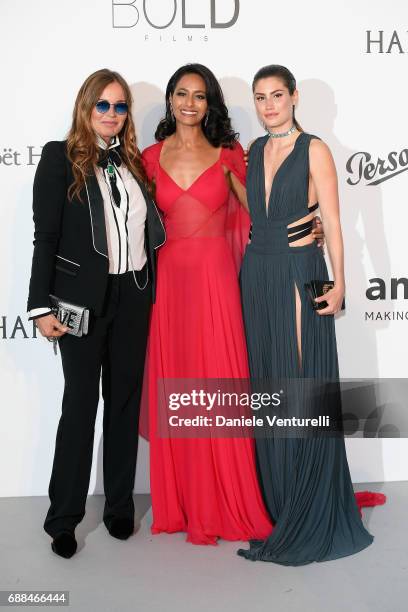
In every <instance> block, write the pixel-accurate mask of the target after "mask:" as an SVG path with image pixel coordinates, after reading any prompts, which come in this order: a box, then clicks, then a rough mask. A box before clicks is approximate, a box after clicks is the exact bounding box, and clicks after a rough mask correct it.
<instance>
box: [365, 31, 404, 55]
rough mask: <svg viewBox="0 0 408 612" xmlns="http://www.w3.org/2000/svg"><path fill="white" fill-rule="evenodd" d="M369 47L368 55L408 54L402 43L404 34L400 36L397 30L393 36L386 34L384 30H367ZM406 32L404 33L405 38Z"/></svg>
mask: <svg viewBox="0 0 408 612" xmlns="http://www.w3.org/2000/svg"><path fill="white" fill-rule="evenodd" d="M366 34H367V41H366V42H367V46H366V51H365V52H366V53H408V46H407V49H406V50H404V47H403V46H402V43H401V38H402V34H398V32H397V30H394V31H393V32H391V34H384V30H377V31H376V32H373V31H372V30H366ZM405 35H406V32H404V36H405Z"/></svg>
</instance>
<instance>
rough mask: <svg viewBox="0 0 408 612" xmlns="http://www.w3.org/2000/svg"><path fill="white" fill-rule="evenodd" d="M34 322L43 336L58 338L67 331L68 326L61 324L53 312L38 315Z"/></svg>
mask: <svg viewBox="0 0 408 612" xmlns="http://www.w3.org/2000/svg"><path fill="white" fill-rule="evenodd" d="M35 324H36V325H37V327H38V329H39V330H40V333H41V335H42V336H44V338H60V337H61V336H63V335H64V334H66V332H67V331H68V327H66V326H65V325H62V323H60V322H59V321H58V319H57V318H56V317H54V315H53V314H49V315H46V316H45V317H39V318H38V319H36V320H35Z"/></svg>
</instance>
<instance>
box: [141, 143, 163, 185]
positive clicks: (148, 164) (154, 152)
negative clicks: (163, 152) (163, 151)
mask: <svg viewBox="0 0 408 612" xmlns="http://www.w3.org/2000/svg"><path fill="white" fill-rule="evenodd" d="M160 145H161V143H160V142H158V143H156V144H153V145H150V147H147V148H146V149H144V151H143V152H142V163H143V166H144V169H145V171H146V174H147V178H148V179H149V181H153V180H154V179H155V178H156V172H157V166H158V163H159V158H160Z"/></svg>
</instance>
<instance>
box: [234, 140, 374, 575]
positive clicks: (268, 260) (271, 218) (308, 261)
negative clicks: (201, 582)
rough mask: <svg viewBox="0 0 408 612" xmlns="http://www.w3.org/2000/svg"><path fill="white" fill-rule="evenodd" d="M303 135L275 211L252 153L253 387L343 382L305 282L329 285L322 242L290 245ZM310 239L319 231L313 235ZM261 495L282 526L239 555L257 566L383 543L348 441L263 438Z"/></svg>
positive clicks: (303, 166) (245, 280)
mask: <svg viewBox="0 0 408 612" xmlns="http://www.w3.org/2000/svg"><path fill="white" fill-rule="evenodd" d="M312 138H315V137H314V136H311V135H309V134H306V133H303V132H302V133H301V134H300V135H299V137H298V138H297V140H296V142H295V146H294V149H293V151H292V152H291V153H290V154H289V156H288V157H287V158H286V159H285V160H284V161H283V163H282V165H281V166H280V168H279V169H278V171H277V173H276V175H275V178H274V181H273V185H272V190H271V194H270V199H269V206H268V211H267V210H266V207H265V177H264V147H265V144H266V142H267V139H268V136H265V137H261V138H258V139H257V140H256V141H255V142H254V143H253V145H252V147H251V151H250V156H249V164H248V175H247V192H248V201H249V207H250V213H251V218H252V240H251V243H250V244H249V245H248V246H247V249H246V253H245V257H244V260H243V264H242V268H241V276H240V282H241V290H242V304H243V312H244V321H245V328H246V337H247V345H248V354H249V366H250V372H251V378H252V379H272V380H275V379H277V378H284V379H285V378H286V379H287V378H307V379H327V380H338V361H337V348H336V337H335V328H334V317H333V316H331V315H328V316H327V315H326V316H319V315H318V314H317V313H315V312H314V311H313V309H312V308H311V305H310V303H309V301H308V296H307V295H306V293H305V289H304V284H305V283H307V282H309V281H310V280H311V279H328V278H329V277H328V272H327V268H326V264H325V260H324V256H323V254H322V251H321V249H319V248H318V247H317V246H316V243H315V242H313V243H312V244H310V245H306V246H299V247H297V246H290V245H289V241H288V228H287V226H288V224H290V223H294V222H295V221H297V220H298V219H301V218H302V217H304V216H305V215H307V214H308V211H310V210H311V209H310V208H309V209H308V204H307V203H308V186H309V144H310V141H311V139H312ZM303 232H304V234H303V235H306V234H307V233H310V228H307V227H306V228H304V230H303ZM295 286H296V287H297V289H298V291H299V295H300V298H301V313H302V314H301V328H302V335H301V339H302V343H301V346H302V365H301V366H300V365H299V358H298V349H297V338H296V319H295V315H296V311H295ZM256 449H257V462H258V470H259V478H260V482H261V488H262V492H263V495H264V500H265V504H266V507H267V509H268V511H269V513H270V516H271V518H272V521H273V523H274V528H273V531H272V533H271V535H270V536H269V538H268V539H267V540H265V541H252V542H250V549H249V550H240V551H238V553H239V554H240V555H242V556H244V557H246V558H247V559H251V560H254V561H255V560H262V561H271V562H275V563H280V564H282V565H303V564H306V563H311V562H313V561H327V560H330V559H337V558H339V557H343V556H346V555H351V554H353V553H356V552H358V551H360V550H362V549H363V548H365V547H367V546H368V545H369V544H371V542H372V541H373V536H372V535H370V534H369V533H368V531H367V530H366V529H365V527H364V526H363V524H362V521H361V518H360V513H359V509H358V506H357V503H356V500H355V496H354V491H353V486H352V482H351V478H350V472H349V467H348V464H347V457H346V450H345V444H344V438H343V436H342V435H341V436H338V437H322V436H316V437H315V438H313V439H307V438H306V439H305V438H287V439H285V438H282V437H280V436H279V435H276V434H274V435H273V436H272V437H271V436H269V437H267V438H264V439H259V438H258V439H257V440H256Z"/></svg>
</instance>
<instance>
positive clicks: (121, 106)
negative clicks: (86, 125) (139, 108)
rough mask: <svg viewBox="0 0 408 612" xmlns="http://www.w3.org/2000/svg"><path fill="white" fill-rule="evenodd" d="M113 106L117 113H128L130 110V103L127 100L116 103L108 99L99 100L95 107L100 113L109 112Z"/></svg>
mask: <svg viewBox="0 0 408 612" xmlns="http://www.w3.org/2000/svg"><path fill="white" fill-rule="evenodd" d="M111 106H113V108H114V111H115V113H116V114H117V115H126V113H127V112H128V105H127V104H126V102H116V104H110V102H108V101H107V100H99V101H98V102H97V103H96V104H95V108H96V110H97V111H98V113H102V114H104V113H107V112H108V110H109V109H110V107H111Z"/></svg>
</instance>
